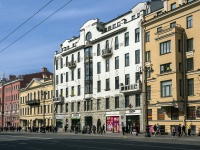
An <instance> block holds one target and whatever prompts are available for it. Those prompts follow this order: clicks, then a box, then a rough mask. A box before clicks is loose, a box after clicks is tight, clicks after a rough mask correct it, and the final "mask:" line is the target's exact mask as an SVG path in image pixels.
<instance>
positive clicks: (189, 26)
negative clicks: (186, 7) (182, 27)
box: [187, 16, 193, 28]
mask: <svg viewBox="0 0 200 150" xmlns="http://www.w3.org/2000/svg"><path fill="white" fill-rule="evenodd" d="M192 20H193V19H192V16H189V17H187V28H192V26H193V24H192Z"/></svg>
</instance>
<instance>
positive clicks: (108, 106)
mask: <svg viewBox="0 0 200 150" xmlns="http://www.w3.org/2000/svg"><path fill="white" fill-rule="evenodd" d="M106 109H110V100H109V98H106Z"/></svg>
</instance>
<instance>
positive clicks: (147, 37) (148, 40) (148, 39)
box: [146, 32, 150, 42]
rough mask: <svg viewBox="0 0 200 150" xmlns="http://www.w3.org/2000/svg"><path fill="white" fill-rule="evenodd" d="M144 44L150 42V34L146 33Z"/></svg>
mask: <svg viewBox="0 0 200 150" xmlns="http://www.w3.org/2000/svg"><path fill="white" fill-rule="evenodd" d="M146 42H150V32H146Z"/></svg>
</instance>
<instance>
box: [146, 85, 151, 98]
mask: <svg viewBox="0 0 200 150" xmlns="http://www.w3.org/2000/svg"><path fill="white" fill-rule="evenodd" d="M146 94H147V100H151V86H150V85H149V86H147V93H146Z"/></svg>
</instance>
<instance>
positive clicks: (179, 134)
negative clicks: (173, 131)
mask: <svg viewBox="0 0 200 150" xmlns="http://www.w3.org/2000/svg"><path fill="white" fill-rule="evenodd" d="M178 136H179V137H180V136H181V124H179V126H178Z"/></svg>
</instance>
